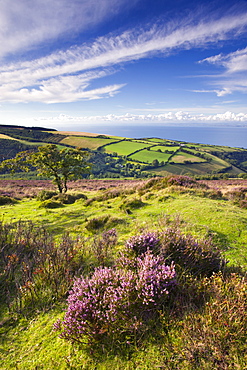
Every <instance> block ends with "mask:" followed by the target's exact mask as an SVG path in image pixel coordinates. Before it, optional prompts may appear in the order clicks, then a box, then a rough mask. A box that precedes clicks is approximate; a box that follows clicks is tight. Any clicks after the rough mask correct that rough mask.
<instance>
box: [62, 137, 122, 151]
mask: <svg viewBox="0 0 247 370" xmlns="http://www.w3.org/2000/svg"><path fill="white" fill-rule="evenodd" d="M114 141H116V139H115V138H113V139H112V138H99V137H90V136H67V137H66V138H65V139H63V140H62V141H61V143H62V144H66V145H72V146H75V147H80V148H89V149H93V150H94V149H97V148H98V147H100V146H102V145H105V144H108V143H111V142H114Z"/></svg>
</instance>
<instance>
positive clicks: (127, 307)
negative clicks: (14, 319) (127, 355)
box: [55, 251, 175, 344]
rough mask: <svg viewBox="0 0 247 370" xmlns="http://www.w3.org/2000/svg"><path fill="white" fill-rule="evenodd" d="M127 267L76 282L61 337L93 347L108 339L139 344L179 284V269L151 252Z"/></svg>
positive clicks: (97, 272)
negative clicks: (174, 286)
mask: <svg viewBox="0 0 247 370" xmlns="http://www.w3.org/2000/svg"><path fill="white" fill-rule="evenodd" d="M125 262H127V263H125V264H123V263H120V264H119V265H117V266H115V267H110V268H109V267H100V268H97V269H96V270H95V271H94V273H93V274H92V276H91V277H81V278H79V279H76V280H75V282H74V285H73V288H72V290H71V291H70V293H69V298H68V310H67V312H66V315H65V319H64V320H63V321H59V322H57V323H56V324H55V327H56V329H57V330H59V331H60V332H61V334H60V336H61V337H62V338H65V339H68V340H70V341H72V342H76V341H77V342H84V341H85V340H86V339H87V340H88V341H89V343H90V344H93V343H99V342H100V341H103V340H104V338H107V340H108V342H111V343H112V341H115V344H116V341H119V340H123V341H124V342H126V338H128V340H130V341H131V340H132V339H134V340H137V338H138V336H139V335H140V334H141V333H143V332H145V331H146V330H147V329H148V325H149V324H150V322H151V321H152V319H154V317H157V315H158V312H159V310H160V309H161V307H162V305H163V304H164V303H165V302H166V300H167V299H168V296H169V291H170V289H171V288H172V286H173V285H174V284H175V269H174V265H173V264H171V266H167V265H166V264H165V262H164V259H163V258H162V257H161V256H154V255H153V254H152V253H151V252H149V251H148V252H146V253H145V254H143V255H142V256H141V257H137V258H136V259H135V261H134V263H133V260H130V261H129V262H130V263H128V258H127V257H126V258H125ZM131 262H132V263H131ZM133 266H134V268H132V267H133ZM85 337H86V339H85Z"/></svg>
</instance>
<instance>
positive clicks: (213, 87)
mask: <svg viewBox="0 0 247 370" xmlns="http://www.w3.org/2000/svg"><path fill="white" fill-rule="evenodd" d="M0 124H14V125H16V124H17V125H25V126H39V127H40V126H41V127H50V128H55V129H59V130H67V131H69V130H73V131H88V132H92V130H93V127H94V125H96V124H97V125H102V127H104V125H108V126H111V125H112V127H113V129H114V128H116V127H118V126H119V125H132V126H133V125H136V126H138V125H140V126H142V125H149V126H152V125H161V126H165V125H169V126H172V125H175V126H176V125H177V126H178V125H190V126H193V125H194V126H202V125H203V126H218V125H220V126H222V125H223V126H229V125H230V126H242V127H247V0H240V1H234V0H213V1H211V0H186V1H185V0H131V1H130V0H11V1H10V0H1V1H0Z"/></svg>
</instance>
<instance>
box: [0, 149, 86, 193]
mask: <svg viewBox="0 0 247 370" xmlns="http://www.w3.org/2000/svg"><path fill="white" fill-rule="evenodd" d="M87 156H88V154H87V153H86V152H84V151H82V150H81V149H72V148H69V149H68V148H64V149H62V150H59V148H58V147H57V146H56V145H55V144H47V145H44V146H40V147H39V148H38V151H37V152H30V151H24V152H20V153H18V154H17V155H16V157H15V158H13V159H8V160H6V161H3V162H2V163H1V165H0V169H8V170H10V171H11V172H19V171H20V170H22V171H26V172H28V171H30V170H32V169H33V168H36V169H37V171H38V174H39V175H40V176H45V177H50V178H51V179H52V180H53V183H54V184H55V185H56V186H57V188H58V190H59V192H60V193H66V192H67V189H68V188H67V182H68V180H76V179H79V178H81V177H82V175H83V174H84V173H89V172H90V168H91V166H90V164H89V163H88V162H87V161H86V159H87Z"/></svg>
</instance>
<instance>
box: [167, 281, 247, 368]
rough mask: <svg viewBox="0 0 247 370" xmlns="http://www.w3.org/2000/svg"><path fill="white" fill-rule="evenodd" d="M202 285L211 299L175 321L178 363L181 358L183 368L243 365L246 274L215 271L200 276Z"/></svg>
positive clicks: (244, 353)
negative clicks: (177, 337)
mask: <svg viewBox="0 0 247 370" xmlns="http://www.w3.org/2000/svg"><path fill="white" fill-rule="evenodd" d="M204 285H205V286H207V287H208V288H210V289H211V291H212V294H211V300H209V301H208V302H207V304H206V305H205V308H204V310H203V311H202V312H201V311H195V312H191V313H190V315H187V317H186V318H185V319H184V320H183V321H182V320H181V321H180V324H179V338H180V340H181V346H182V348H183V351H181V356H180V362H179V363H180V364H181V361H183V364H184V368H186V369H187V368H189V369H244V368H245V366H246V357H247V350H246V332H247V314H246V300H247V290H246V278H245V279H244V278H243V277H241V276H238V275H236V274H232V275H231V276H229V277H227V278H223V277H222V275H221V274H216V275H213V276H212V277H211V278H210V279H207V280H204ZM186 364H188V365H189V366H186ZM175 366H176V365H175ZM178 366H179V364H178ZM174 368H175V367H174ZM179 368H180V367H179Z"/></svg>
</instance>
